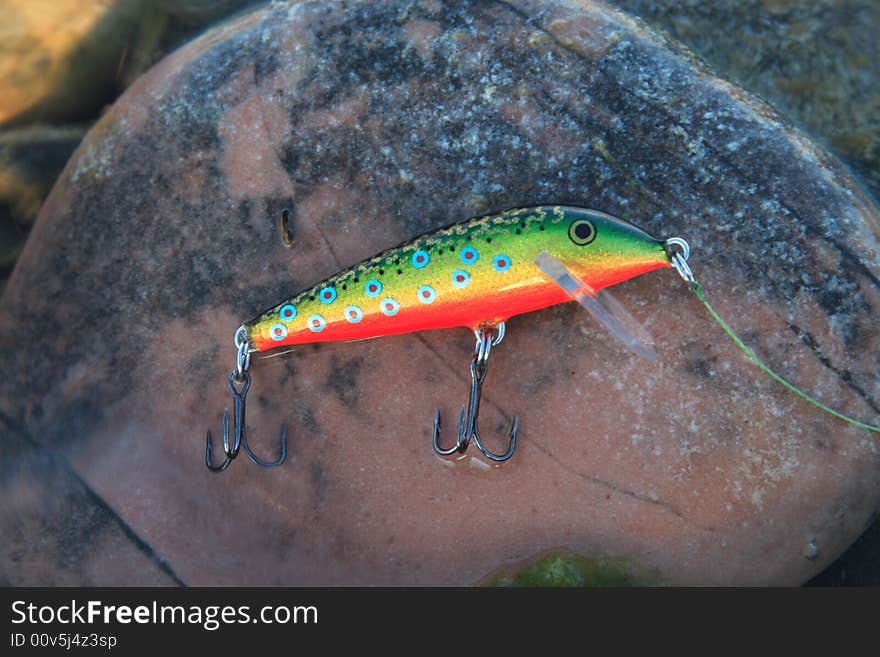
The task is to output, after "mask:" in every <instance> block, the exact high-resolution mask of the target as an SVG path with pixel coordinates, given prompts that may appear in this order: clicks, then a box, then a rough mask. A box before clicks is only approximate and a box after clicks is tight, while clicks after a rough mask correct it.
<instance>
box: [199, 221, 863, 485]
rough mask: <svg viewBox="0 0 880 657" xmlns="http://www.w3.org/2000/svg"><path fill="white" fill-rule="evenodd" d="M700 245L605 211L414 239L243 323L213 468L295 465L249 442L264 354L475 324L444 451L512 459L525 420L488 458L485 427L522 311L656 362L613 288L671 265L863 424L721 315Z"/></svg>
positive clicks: (476, 225) (473, 224) (455, 228)
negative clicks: (694, 259) (496, 362)
mask: <svg viewBox="0 0 880 657" xmlns="http://www.w3.org/2000/svg"><path fill="white" fill-rule="evenodd" d="M689 255H690V248H689V247H688V244H687V242H685V241H684V240H683V239H681V238H669V239H666V240H659V239H656V238H654V237H652V236H651V235H649V234H648V233H646V232H645V231H643V230H641V229H639V228H637V227H636V226H634V225H633V224H631V223H629V222H627V221H625V220H623V219H620V218H618V217H614V216H612V215H609V214H606V213H604V212H599V211H596V210H589V209H585V208H577V207H564V206H547V207H535V208H526V209H516V210H510V211H507V212H503V213H501V214H496V215H491V216H486V217H480V218H476V219H470V220H467V221H464V222H461V223H458V224H454V225H452V226H449V227H447V228H444V229H441V230H438V231H435V232H432V233H428V234H425V235H422V236H420V237H417V238H415V239H413V240H410V241H408V242H406V243H404V244H401V245H400V246H397V247H395V248H393V249H389V250H387V251H384V252H382V253H380V254H379V255H377V256H375V257H373V258H370V259H369V260H365V261H363V262H361V263H359V264H357V265H355V266H354V267H351V268H349V269H346V270H344V271H342V272H339V273H338V274H336V275H335V276H333V277H331V278H329V279H327V280H325V281H322V282H321V283H318V284H317V285H315V286H313V287H311V288H309V289H307V290H304V291H302V292H300V293H299V294H297V295H296V296H293V297H291V298H289V299H286V300H285V301H283V302H282V303H280V304H278V305H276V306H274V307H272V308H270V309H269V310H266V311H265V312H263V313H261V314H260V315H258V316H257V317H256V318H254V319H253V320H251V321H249V322H246V323H245V324H243V325H242V326H241V327H239V329H238V330H237V331H236V333H235V345H236V350H237V355H236V366H235V368H234V369H233V370H232V371H231V372H230V374H229V379H228V382H227V386H228V388H229V390H230V392H231V393H232V397H233V402H234V432H233V436H232V437H231V438H230V432H229V414H228V411H226V412H224V416H223V450H224V453H225V460H224V461H223V462H222V463H220V464H219V465H216V464H214V462H213V457H212V451H213V447H212V440H211V433H210V431H209V432H208V434H207V443H206V448H205V462H206V465H207V466H208V468H209V469H211V470H213V471H215V472H219V471H222V470H225V469H226V468H227V467H228V466H229V464H230V463H231V462H232V461H233V460H234V459H235V458H236V457H237V455H238V453H239V450H240V449H244V451H245V452H246V453H247V454H248V456H249V457H250V458H251V459H252V460H253V461H254V462H255V463H257V464H258V465H262V466H264V467H274V466H277V465H280V464H281V463H283V462H284V460H285V458H286V434H285V430H284V428H283V427H282V430H281V439H280V455H279V457H278V458H277V459H276V460H274V461H266V460H263V459H261V458H260V457H258V456H257V455H256V454H255V453H254V452H253V451H252V449H251V448H250V447H249V446H248V443H247V437H246V434H245V429H244V423H245V397H246V395H247V392H248V389H249V388H250V375H249V374H248V367H249V364H250V356H251V354H252V353H254V352H264V351H268V350H271V349H275V348H278V347H284V346H291V345H300V344H306V343H311V342H329V341H337V340H359V339H365V338H375V337H379V336H384V335H393V334H398V333H408V332H412V331H422V330H428V329H439V328H453V327H466V328H469V329H471V330H472V331H474V334H475V336H476V346H475V348H474V355H473V358H472V360H471V365H470V373H471V392H470V397H469V401H468V404H467V411H465V409H464V408H462V411H461V415H460V418H459V425H458V435H457V438H456V441H455V443H454V444H453V445H452V446H451V447H448V448H444V447H441V446H440V442H439V434H440V411H439V410H438V411H437V412H436V414H435V416H434V434H433V443H434V450H435V451H436V452H437V453H438V454H441V455H443V456H448V455H451V454H454V453H464V452H465V451H466V450H467V448H468V446H469V444H470V442H471V441H473V442H474V443H475V444H476V445H477V447H478V448H479V449H480V451H481V452H482V453H483V454H484V455H485V456H486V457H487V458H488V459H490V460H492V461H496V462H500V461H506V460H507V459H509V458H510V457H511V456H512V455H513V453H514V450H515V449H516V437H517V426H518V424H517V423H518V420H517V418H514V419H513V424H512V426H511V428H510V431H509V433H508V448H507V450H506V451H505V452H504V453H501V454H498V453H495V452H492V451H491V450H489V449H488V448H487V447H486V446H485V444H484V443H483V441H482V439H481V438H480V435H479V431H478V428H477V421H478V415H479V407H480V398H481V392H482V385H483V381H484V379H485V377H486V373H487V366H488V360H489V354H490V352H491V349H492V347H494V346H497V345H498V344H499V343H500V342H501V341H502V339H503V338H504V334H505V322H506V320H507V319H509V318H510V317H512V316H514V315H518V314H521V313H526V312H532V311H535V310H540V309H542V308H546V307H548V306H552V305H555V304H558V303H564V302H567V301H571V300H576V301H578V302H579V303H580V304H581V305H582V306H583V307H584V308H586V309H587V310H589V311H590V312H591V313H592V314H593V316H594V317H595V318H596V319H597V320H598V321H599V322H600V323H602V324H603V325H604V326H605V327H606V328H608V329H609V330H610V332H611V333H612V335H614V336H615V337H617V338H618V339H620V340H621V341H622V342H623V343H624V344H626V346H628V347H629V348H630V349H632V350H633V351H634V352H636V353H637V354H639V355H641V356H643V357H645V358H650V359H653V358H656V352H654V349H653V344H652V341H651V339H650V336H649V335H648V334H647V332H646V331H645V330H644V329H643V327H641V325H640V324H638V322H637V321H636V320H635V319H633V318H632V317H630V316H629V314H628V313H627V312H626V310H625V309H624V308H623V306H621V305H620V304H619V303H618V302H617V301H616V300H614V298H613V297H612V296H611V295H610V294H609V293H608V292H607V290H606V288H608V287H610V286H612V285H615V284H616V283H620V282H622V281H625V280H627V279H630V278H633V277H635V276H639V275H641V274H645V273H647V272H650V271H653V270H656V269H660V268H674V269H675V270H676V271H677V272H678V273H679V275H681V277H682V278H683V279H684V280H685V282H686V283H687V284H688V286H689V287H690V289H691V290H692V291H694V293H695V294H696V295H697V296H698V298H700V300H701V301H702V302H703V303H704V304H705V305H706V307H707V308H708V309H709V312H710V313H711V314H712V316H713V317H714V318H715V319H716V321H718V322H719V324H720V325H721V326H722V328H724V330H725V331H726V332H727V333H728V334H729V335H730V336H731V337H732V338H733V339H734V340H735V341H736V342H737V344H738V346H740V348H741V349H743V350H744V351H745V352H746V354H747V355H748V356H749V357H750V358H751V359H752V360H754V361H755V362H757V363H758V364H759V366H761V367H762V369H764V370H765V371H766V372H768V373H769V374H770V375H771V376H772V377H773V378H775V379H777V380H779V381H781V382H782V383H784V384H785V385H786V386H787V387H789V389H791V390H793V391H795V392H796V393H797V394H799V395H801V396H802V397H804V398H806V399H808V400H809V401H811V403H814V404H815V405H817V406H819V407H821V408H823V409H824V410H826V411H829V412H831V413H832V414H834V415H836V416H838V417H841V418H842V419H845V420H847V421H850V422H852V423H854V424H857V425H858V426H862V427H863V428H868V429H870V430H876V431H880V427H874V426H873V425H867V424H864V423H860V422H858V421H857V420H852V419H851V418H847V417H846V416H843V415H842V414H840V413H837V412H836V411H833V410H831V409H829V408H828V407H826V406H824V405H822V404H821V403H820V402H818V401H817V400H815V399H813V398H812V397H809V396H808V395H806V393H803V392H802V391H800V390H798V389H797V388H795V387H794V386H793V385H791V384H790V383H788V382H787V381H785V380H784V379H782V378H781V377H779V376H778V375H776V374H775V372H773V371H772V370H770V369H769V368H768V367H767V366H766V365H765V364H763V362H762V361H760V359H759V358H758V357H757V356H756V355H755V354H754V352H752V351H751V350H750V349H749V348H748V347H746V346H745V344H744V343H742V341H741V340H739V338H738V337H737V336H736V335H735V334H734V333H733V331H732V330H731V329H730V327H729V326H727V325H726V324H725V323H724V321H723V320H722V319H721V318H720V317H719V316H718V315H717V313H715V311H714V309H712V307H711V306H709V303H708V301H707V299H706V297H705V294H704V293H703V291H702V288H701V287H700V285H699V283H698V282H697V280H696V278H695V277H694V275H693V272H692V271H691V269H690V267H689V266H688V264H687V260H688V257H689Z"/></svg>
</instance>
